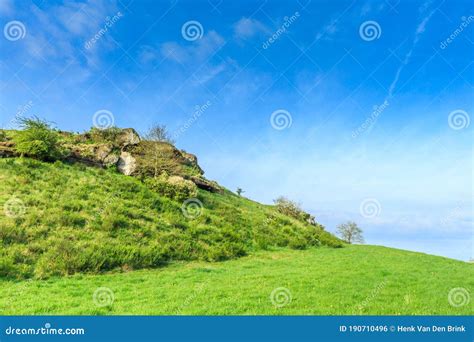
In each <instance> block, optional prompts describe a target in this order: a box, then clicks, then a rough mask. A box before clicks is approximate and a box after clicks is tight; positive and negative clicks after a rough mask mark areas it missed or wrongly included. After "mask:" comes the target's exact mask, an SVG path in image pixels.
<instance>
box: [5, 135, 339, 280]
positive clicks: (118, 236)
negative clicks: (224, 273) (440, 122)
mask: <svg viewBox="0 0 474 342" xmlns="http://www.w3.org/2000/svg"><path fill="white" fill-rule="evenodd" d="M43 128H44V127H43ZM25 131H26V130H25ZM25 131H11V130H10V131H3V132H0V137H2V139H1V140H2V141H1V142H0V155H2V156H3V157H5V158H3V159H1V160H0V180H1V182H2V191H1V193H0V205H2V207H3V208H4V210H3V212H2V214H3V215H0V226H1V227H2V229H1V230H0V243H1V244H2V249H1V250H0V277H8V278H20V279H21V278H31V277H35V278H47V277H50V276H62V275H72V274H76V273H102V272H105V271H110V270H122V271H123V270H133V269H140V268H153V267H161V266H164V265H166V264H167V263H169V262H173V261H184V260H187V261H189V260H203V261H222V260H227V259H232V258H238V257H241V256H244V255H247V254H248V253H250V252H253V251H257V250H265V249H272V248H277V247H289V248H293V249H305V248H308V247H313V246H323V245H324V246H331V247H342V246H343V243H342V242H341V241H340V240H339V239H337V238H336V237H334V236H333V235H331V234H330V233H328V232H327V231H326V230H325V229H324V227H323V226H322V225H320V224H318V223H317V222H315V221H314V220H309V219H308V218H309V217H310V215H307V214H305V213H303V212H301V213H299V212H298V213H297V215H293V216H291V215H287V214H285V213H282V212H281V211H279V210H278V208H276V207H274V206H269V205H263V204H260V203H257V202H254V201H251V200H249V199H246V198H244V197H241V196H238V195H236V194H234V193H232V192H230V191H229V190H227V189H225V188H224V187H222V186H220V185H219V184H217V183H216V182H213V181H209V180H207V179H206V178H205V177H204V176H203V174H204V172H203V170H202V169H201V168H200V167H199V165H198V163H197V158H196V157H195V156H193V155H192V154H189V153H187V152H185V151H180V150H178V149H177V148H176V147H174V146H173V145H172V144H170V143H167V142H156V141H147V140H143V139H141V138H140V137H139V136H138V134H137V133H136V132H135V131H134V130H133V129H123V130H122V129H115V128H114V129H110V130H102V131H101V130H96V129H93V130H91V131H89V132H86V133H84V134H78V133H70V132H60V131H52V130H49V128H47V131H44V132H43V135H41V137H40V139H39V140H34V141H33V144H32V145H33V147H34V148H35V149H34V150H33V151H34V152H31V154H32V155H29V154H28V153H25V152H22V151H23V150H22V148H23V145H21V144H24V141H25V139H26V140H27V142H28V143H30V140H31V139H30V138H29V136H28V135H27V136H26V138H25V136H24V135H25ZM35 134H36V133H35ZM48 134H52V135H54V136H55V137H56V138H55V139H53V140H54V146H53V145H51V144H50V145H48V146H49V147H48V149H43V148H42V146H43V145H42V141H41V139H43V140H44V141H47V138H46V136H48ZM28 139H30V140H28ZM27 146H29V145H27ZM40 147H41V148H40ZM52 149H54V150H55V151H54V154H53V153H51V150H52ZM40 152H41V153H42V154H39V153H40ZM33 153H35V154H34V155H33ZM38 156H41V157H38ZM33 157H34V158H36V159H33ZM53 157H54V158H53ZM37 159H43V160H37ZM53 160H55V161H54V162H53Z"/></svg>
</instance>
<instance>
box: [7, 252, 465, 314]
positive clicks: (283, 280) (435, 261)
mask: <svg viewBox="0 0 474 342" xmlns="http://www.w3.org/2000/svg"><path fill="white" fill-rule="evenodd" d="M473 271H474V265H473V264H469V263H465V262H461V261H456V260H452V259H447V258H442V257H437V256H431V255H426V254H421V253H414V252H408V251H402V250H396V249H391V248H385V247H379V246H363V245H360V246H348V247H347V248H339V249H334V248H326V247H322V248H310V249H308V250H304V251H294V250H289V249H280V250H275V251H265V252H262V251H260V252H257V253H255V254H252V255H250V256H247V257H244V258H241V259H238V260H231V261H225V262H219V263H206V262H188V263H173V264H171V265H169V266H168V267H166V268H162V269H154V270H139V271H132V272H126V273H114V274H104V275H76V276H71V277H60V278H51V279H48V280H32V281H19V282H14V281H0V312H1V313H2V314H6V315H13V314H15V315H16V314H92V315H122V314H132V315H138V314H144V315H148V314H154V315H176V314H181V315H188V314H189V315H198V314H199V315H231V314H237V315H244V314H249V315H254V314H256V315H260V314H269V315H309V314H315V315H324V314H329V315H336V314H337V315H341V314H347V315H353V314H371V315H428V314H433V315H470V314H472V313H473V303H472V300H471V302H470V303H468V304H466V305H463V306H460V307H454V306H451V305H450V304H449V302H448V293H449V291H450V290H451V289H452V288H464V289H466V290H468V291H469V292H471V293H472V289H473V286H474V277H473V276H474V274H473ZM99 287H107V288H109V289H111V290H112V291H113V293H114V297H115V301H114V302H113V303H112V304H111V305H108V306H106V307H98V306H97V305H96V304H95V303H94V301H93V294H94V291H95V290H96V289H97V288H99ZM279 287H284V288H286V289H288V291H289V292H290V293H291V297H292V299H291V301H290V302H288V303H287V304H286V305H285V306H283V307H275V306H274V305H273V304H272V302H271V300H270V295H271V293H272V291H273V290H274V289H276V288H279Z"/></svg>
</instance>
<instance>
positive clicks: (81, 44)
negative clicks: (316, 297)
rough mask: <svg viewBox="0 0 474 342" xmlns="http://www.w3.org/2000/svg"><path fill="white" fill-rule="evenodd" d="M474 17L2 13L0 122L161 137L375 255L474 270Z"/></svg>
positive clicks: (396, 7)
mask: <svg viewBox="0 0 474 342" xmlns="http://www.w3.org/2000/svg"><path fill="white" fill-rule="evenodd" d="M473 9H474V6H473V5H472V2H470V1H467V0H466V1H459V0H455V1H449V2H448V1H399V0H387V1H319V0H318V1H317V0H312V1H307V0H300V1H265V2H258V1H232V2H231V1H221V0H218V1H215V0H209V1H207V0H204V1H141V0H134V1H131V0H120V1H118V0H117V1H75V2H73V1H40V0H36V1H21V2H20V1H17V2H13V1H8V0H2V1H1V2H0V18H1V22H0V24H1V25H2V27H3V29H4V30H3V36H2V37H1V44H0V57H1V59H0V90H1V92H0V125H2V126H3V127H9V126H12V120H13V119H14V118H15V116H16V115H18V114H20V115H26V116H28V115H38V116H40V117H43V118H45V119H47V120H50V121H52V122H54V123H55V124H56V125H57V127H59V128H61V129H63V130H74V131H84V130H86V129H88V128H90V127H91V126H93V125H94V124H98V122H97V121H98V120H96V121H94V117H96V119H97V115H96V116H94V114H95V113H97V112H99V114H100V115H106V116H105V118H102V119H101V120H99V121H100V122H99V124H103V123H104V122H105V124H107V123H111V122H112V118H113V123H114V124H115V125H118V126H120V127H134V128H136V129H137V130H139V131H142V132H143V131H145V130H146V129H147V128H148V127H149V126H150V125H151V124H152V123H154V122H159V123H163V124H166V125H167V126H168V128H169V129H170V131H171V132H172V133H173V134H174V136H175V137H176V141H177V146H178V147H179V148H182V149H185V150H187V151H189V152H192V153H195V154H197V155H198V157H199V161H200V164H201V166H202V167H203V169H204V170H206V176H207V177H208V178H210V179H215V180H217V181H218V182H220V183H221V184H223V185H225V186H226V187H228V188H229V189H235V188H236V187H241V188H243V189H244V190H245V195H246V196H247V197H249V198H252V199H255V200H258V201H262V202H265V203H271V201H272V199H274V198H276V197H277V196H279V195H285V196H288V197H289V198H291V199H294V200H296V201H298V202H300V203H301V205H302V206H303V207H304V208H305V209H306V210H307V211H309V212H311V213H313V214H315V216H316V217H317V219H318V220H319V221H320V222H322V223H323V224H325V225H326V227H327V229H328V230H330V231H334V230H335V226H336V225H337V224H338V223H341V222H343V221H346V220H354V221H356V222H358V223H359V225H360V226H361V227H362V228H363V229H364V231H365V238H366V242H367V243H370V244H383V245H387V246H393V247H398V248H405V249H411V250H417V251H423V252H428V253H432V254H439V255H445V256H449V257H453V258H458V259H462V260H468V259H470V258H472V257H473V221H472V220H473V212H474V208H473V201H472V199H473V167H474V163H473V145H472V142H473V126H474V124H472V123H471V122H470V120H471V118H472V113H473V109H474V106H473V100H472V98H473V96H472V95H473V76H474V64H473V57H474V36H473V32H474V17H473V15H474V11H473ZM104 111H106V112H104ZM104 113H105V114H104ZM102 120H105V121H102Z"/></svg>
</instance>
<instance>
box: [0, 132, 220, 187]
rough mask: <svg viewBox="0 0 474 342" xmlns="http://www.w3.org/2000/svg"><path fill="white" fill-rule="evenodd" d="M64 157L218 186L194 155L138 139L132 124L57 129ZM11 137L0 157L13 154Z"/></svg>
mask: <svg viewBox="0 0 474 342" xmlns="http://www.w3.org/2000/svg"><path fill="white" fill-rule="evenodd" d="M60 134H61V136H62V138H63V139H62V141H61V145H62V147H63V148H64V149H65V150H66V151H67V157H65V159H66V160H68V161H71V162H80V163H84V164H87V165H91V166H97V167H114V166H116V167H117V170H118V171H119V172H120V173H123V174H124V175H127V176H137V177H141V178H147V177H158V176H159V175H161V174H162V173H166V174H167V175H169V176H178V177H182V178H183V179H185V180H189V181H192V182H193V183H194V184H196V186H197V187H198V188H201V189H204V190H207V191H212V192H220V191H222V188H221V187H220V186H219V185H218V184H217V183H215V182H212V181H209V180H207V179H205V178H204V177H203V174H204V171H203V170H202V169H201V167H200V166H199V164H198V159H197V157H196V156H195V155H193V154H191V153H187V152H186V151H183V150H178V149H177V148H176V147H175V146H173V145H172V144H170V143H168V142H161V141H148V140H142V139H141V138H140V136H139V135H138V133H137V132H136V131H135V130H134V129H133V128H125V129H118V128H114V129H113V130H110V131H107V130H105V131H100V130H91V131H89V132H87V133H84V134H74V133H70V132H60ZM15 156H17V153H16V151H15V146H14V143H13V142H12V141H3V142H0V157H15Z"/></svg>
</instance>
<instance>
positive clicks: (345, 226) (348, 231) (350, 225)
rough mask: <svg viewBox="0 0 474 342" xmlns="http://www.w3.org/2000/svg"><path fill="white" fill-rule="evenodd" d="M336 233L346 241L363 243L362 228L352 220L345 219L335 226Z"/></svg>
mask: <svg viewBox="0 0 474 342" xmlns="http://www.w3.org/2000/svg"><path fill="white" fill-rule="evenodd" d="M337 233H338V234H339V236H340V237H341V239H343V240H344V241H346V242H347V243H353V242H356V243H364V238H363V236H362V229H360V228H359V227H358V226H357V223H355V222H353V221H347V222H346V223H342V224H340V225H338V226H337Z"/></svg>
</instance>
